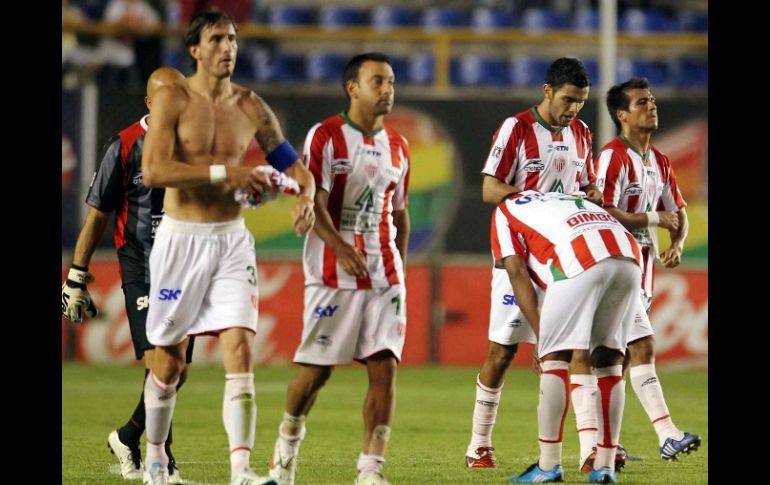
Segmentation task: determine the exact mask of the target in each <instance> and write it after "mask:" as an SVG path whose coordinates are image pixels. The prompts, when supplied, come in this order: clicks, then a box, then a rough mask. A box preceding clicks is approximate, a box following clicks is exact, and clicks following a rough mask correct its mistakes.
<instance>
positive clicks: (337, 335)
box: [294, 285, 406, 365]
mask: <svg viewBox="0 0 770 485" xmlns="http://www.w3.org/2000/svg"><path fill="white" fill-rule="evenodd" d="M405 337H406V288H404V287H403V286H402V285H395V286H389V287H387V288H373V289H369V290H348V289H339V288H330V287H328V286H323V285H308V286H306V287H305V310H304V320H303V326H302V342H301V343H300V345H299V348H297V352H296V353H295V354H294V362H297V363H301V364H315V365H339V364H349V363H350V362H352V361H353V359H355V360H360V361H365V360H366V358H367V357H369V356H371V355H373V354H376V353H377V352H380V351H382V350H390V351H391V352H393V355H395V356H396V359H398V360H399V362H400V361H401V351H402V350H403V349H404V338H405Z"/></svg>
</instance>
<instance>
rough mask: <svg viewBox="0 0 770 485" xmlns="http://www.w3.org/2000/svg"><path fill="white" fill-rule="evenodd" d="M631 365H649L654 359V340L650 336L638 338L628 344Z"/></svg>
mask: <svg viewBox="0 0 770 485" xmlns="http://www.w3.org/2000/svg"><path fill="white" fill-rule="evenodd" d="M628 352H629V353H630V356H631V365H632V366H634V365H641V364H650V363H652V361H653V360H654V359H655V340H654V339H653V337H652V335H649V336H647V337H643V338H640V339H639V340H635V341H634V342H631V343H630V344H628Z"/></svg>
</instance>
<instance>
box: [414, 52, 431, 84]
mask: <svg viewBox="0 0 770 485" xmlns="http://www.w3.org/2000/svg"><path fill="white" fill-rule="evenodd" d="M408 63H409V81H411V83H412V84H431V83H432V82H433V80H434V79H435V76H434V70H435V68H436V59H435V58H434V57H433V55H432V54H429V53H427V52H418V53H417V54H413V55H412V56H411V57H409V60H408Z"/></svg>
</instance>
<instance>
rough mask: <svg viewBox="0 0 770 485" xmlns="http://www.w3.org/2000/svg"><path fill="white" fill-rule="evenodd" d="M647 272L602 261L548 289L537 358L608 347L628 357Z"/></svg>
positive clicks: (618, 262) (625, 263)
mask: <svg viewBox="0 0 770 485" xmlns="http://www.w3.org/2000/svg"><path fill="white" fill-rule="evenodd" d="M641 284H642V270H641V269H640V268H639V266H638V265H636V264H634V263H633V262H632V261H629V260H625V259H619V258H610V259H603V260H601V261H599V262H598V263H596V264H595V265H593V266H591V267H590V268H588V269H587V270H585V271H583V272H582V273H580V274H579V275H577V276H575V277H573V278H568V279H565V280H559V281H556V282H554V283H552V284H551V285H549V286H548V291H546V293H545V298H544V299H543V305H542V311H541V313H540V342H539V344H538V355H539V356H540V357H543V356H545V355H547V354H550V353H551V352H556V351H560V350H571V349H577V350H591V351H592V352H593V350H594V349H595V348H596V347H599V346H604V347H608V348H610V349H616V350H619V351H620V352H622V353H625V350H626V342H627V340H626V338H627V335H628V333H629V330H630V329H631V326H632V325H633V323H634V319H635V318H636V317H637V316H638V315H639V314H640V312H644V310H643V309H642V301H641V300H640V299H639V288H640V287H641Z"/></svg>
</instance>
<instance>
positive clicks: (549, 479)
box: [508, 463, 564, 483]
mask: <svg viewBox="0 0 770 485" xmlns="http://www.w3.org/2000/svg"><path fill="white" fill-rule="evenodd" d="M563 481H564V468H562V466H561V465H556V466H555V467H553V468H551V469H550V470H548V471H545V470H543V469H542V468H540V466H539V465H538V464H537V463H533V464H531V465H530V466H529V468H527V469H526V470H524V473H522V474H521V475H519V476H516V477H511V478H509V479H508V483H554V482H563Z"/></svg>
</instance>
